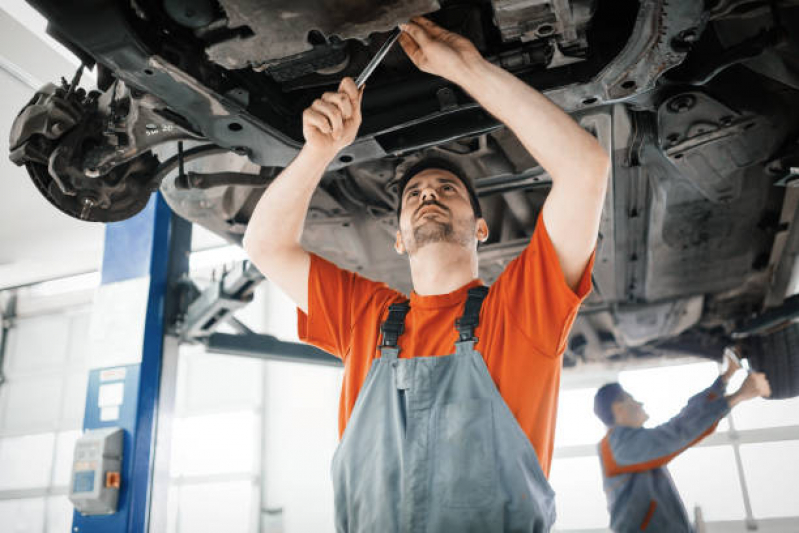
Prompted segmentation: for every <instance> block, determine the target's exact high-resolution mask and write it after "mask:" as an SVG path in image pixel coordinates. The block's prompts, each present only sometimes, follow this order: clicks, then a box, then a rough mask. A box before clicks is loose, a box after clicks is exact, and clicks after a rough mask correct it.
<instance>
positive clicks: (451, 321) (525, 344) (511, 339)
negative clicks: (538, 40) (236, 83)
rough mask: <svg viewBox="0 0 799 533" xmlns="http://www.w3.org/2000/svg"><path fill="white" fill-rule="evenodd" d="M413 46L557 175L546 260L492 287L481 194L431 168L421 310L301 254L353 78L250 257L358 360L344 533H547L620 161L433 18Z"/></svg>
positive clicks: (349, 119) (353, 127)
mask: <svg viewBox="0 0 799 533" xmlns="http://www.w3.org/2000/svg"><path fill="white" fill-rule="evenodd" d="M402 29H403V32H402V35H401V37H400V40H399V42H400V45H401V46H402V48H403V49H404V50H405V52H406V53H407V54H408V56H409V57H410V58H411V60H412V61H413V62H414V63H415V64H416V65H417V66H418V67H419V68H420V69H421V70H423V71H425V72H428V73H431V74H435V75H438V76H441V77H443V78H446V79H447V80H449V81H451V82H453V83H456V84H458V85H460V86H461V87H462V88H463V89H464V90H466V91H467V92H469V93H470V94H471V95H472V96H473V97H474V98H475V99H476V100H477V102H478V103H480V105H482V106H483V107H484V108H485V109H486V110H487V111H489V112H490V113H492V114H493V115H494V116H496V117H497V118H498V119H499V120H501V121H502V122H504V123H505V125H506V126H507V127H508V128H510V129H511V130H512V131H513V132H514V133H515V134H516V136H517V137H518V138H519V140H520V141H521V143H522V144H523V145H524V147H525V148H526V149H527V150H528V151H529V152H530V154H531V155H532V156H533V157H534V158H535V159H536V160H537V161H538V162H539V163H540V164H541V165H542V166H543V167H544V169H545V170H546V171H547V172H548V173H549V175H550V176H551V177H552V183H553V184H552V189H551V191H550V193H549V196H548V198H547V200H546V203H545V204H544V207H543V209H542V211H541V214H540V215H539V217H538V223H537V225H536V229H535V232H534V234H533V237H532V239H531V240H530V244H529V246H528V247H527V248H526V249H525V250H524V251H523V252H522V253H521V254H520V256H519V257H517V258H516V259H515V260H514V261H513V262H511V263H510V264H509V265H508V266H507V268H506V269H505V271H504V272H503V273H502V274H501V275H500V276H499V278H498V279H497V280H496V282H495V283H494V284H493V285H492V286H491V288H490V289H489V288H487V287H484V286H483V285H482V283H481V281H480V280H479V279H477V272H478V264H477V243H478V242H481V241H484V240H485V239H486V238H487V237H488V227H487V225H486V221H485V220H484V219H483V218H482V217H481V211H480V205H479V202H478V200H477V196H476V194H475V192H474V189H473V187H472V185H471V183H470V182H469V181H468V180H467V179H466V178H465V177H464V176H463V175H461V173H460V171H459V169H457V168H455V167H452V166H450V165H449V164H447V163H446V162H445V161H437V160H428V161H422V162H421V163H420V164H419V165H417V166H415V167H413V168H411V169H410V170H409V171H408V172H406V173H405V175H404V176H403V177H402V179H401V180H400V182H399V194H400V197H399V212H398V218H399V231H398V232H397V240H396V243H395V247H396V250H397V252H398V253H400V254H407V255H408V258H409V262H410V268H411V276H412V280H413V292H412V294H411V297H410V299H409V300H408V299H407V298H406V297H405V296H404V295H403V294H401V293H399V292H397V291H395V290H392V289H390V288H389V287H387V286H386V285H385V284H383V283H377V282H374V281H370V280H368V279H365V278H363V277H361V276H359V275H357V274H355V273H352V272H348V271H346V270H343V269H340V268H338V267H336V266H335V265H333V264H332V263H330V262H328V261H325V260H324V259H322V258H321V257H318V256H316V255H313V254H309V253H308V252H306V251H305V250H304V249H303V248H302V247H301V246H300V237H301V235H302V228H303V222H304V218H305V214H306V211H307V209H308V205H309V202H310V198H311V195H312V193H313V191H314V188H315V187H316V186H317V184H318V183H319V180H320V179H321V176H322V173H323V172H324V170H325V168H326V167H327V165H328V164H329V163H330V162H331V161H332V160H333V158H334V157H335V156H336V154H337V152H338V151H339V150H341V149H342V148H344V147H346V146H348V145H349V144H350V143H352V141H353V140H354V139H355V136H356V133H357V131H358V127H359V125H360V123H361V111H360V103H361V97H362V94H363V92H362V90H361V91H358V90H357V89H356V87H355V84H354V83H353V81H352V80H351V79H349V78H345V79H344V80H343V81H342V83H341V86H340V88H339V91H338V92H336V93H325V94H324V95H323V96H322V97H321V98H320V99H318V100H316V101H315V102H314V103H313V105H312V106H311V107H310V108H308V109H307V110H306V111H305V112H304V114H303V134H304V136H305V139H306V144H305V146H304V147H303V149H302V150H301V151H300V153H299V155H298V156H297V158H296V159H295V160H294V161H293V162H292V163H291V164H290V165H289V166H288V167H287V168H286V169H285V170H284V171H283V173H282V174H281V175H280V176H278V177H277V178H276V179H275V181H274V182H273V183H272V185H271V186H270V187H269V189H268V190H267V191H266V192H265V193H264V195H263V197H262V198H261V200H260V202H259V204H258V206H257V207H256V209H255V212H254V213H253V216H252V218H251V220H250V224H249V227H248V229H247V233H246V235H245V239H244V241H245V242H244V247H245V249H246V251H247V253H248V254H249V256H250V257H251V258H252V260H253V262H254V263H255V264H256V265H257V266H258V267H259V268H260V269H261V271H262V272H263V273H264V274H265V275H266V276H267V277H268V278H269V279H270V280H271V281H273V282H274V283H276V284H277V285H278V286H280V287H281V288H282V289H283V290H284V291H285V292H286V293H287V294H288V295H289V296H290V297H291V298H292V299H293V300H294V301H295V302H296V303H297V306H298V307H299V312H298V315H299V333H300V338H302V339H303V340H304V341H306V342H309V343H312V344H314V345H316V346H318V347H320V348H322V349H324V350H326V351H328V352H330V353H332V354H334V355H336V356H337V357H340V358H341V359H342V360H343V362H344V383H343V387H342V395H341V403H340V418H339V427H340V430H341V442H340V444H339V447H338V450H337V451H336V454H335V456H334V458H333V465H332V476H333V485H334V492H335V506H336V528H337V531H359V532H360V531H380V532H384V531H385V532H393V531H414V532H415V531H420V532H421V531H424V532H432V531H458V532H462V531H481V532H485V531H491V532H493V531H497V532H499V531H547V530H549V528H550V526H551V525H552V523H553V522H554V518H555V512H554V502H553V493H552V490H551V488H550V487H549V484H548V482H547V475H548V472H549V465H550V461H551V456H552V443H553V437H554V427H555V415H556V406H557V396H558V386H559V380H560V368H561V355H562V354H563V351H564V349H565V345H566V339H567V336H568V333H569V330H570V328H571V325H572V322H573V320H574V317H575V315H576V314H577V310H578V308H579V306H580V303H581V301H582V300H583V298H585V296H586V295H587V294H588V292H589V291H590V278H591V265H592V262H593V250H594V247H595V245H596V236H597V231H598V227H599V219H600V214H601V209H602V204H603V201H604V197H605V190H606V187H607V175H608V165H609V159H608V156H607V154H605V153H604V152H603V151H602V149H601V148H600V146H599V145H598V143H597V142H596V140H595V139H594V138H593V137H592V136H591V135H590V134H588V133H587V132H586V131H584V130H583V129H582V128H580V127H579V126H578V125H577V124H576V123H575V122H574V121H573V120H572V119H571V118H570V117H569V116H568V115H567V114H565V113H564V112H563V111H561V110H560V109H559V108H558V107H557V106H555V105H554V104H552V103H551V102H549V100H547V99H546V98H545V97H543V96H542V95H541V94H540V93H538V92H537V91H536V90H534V89H532V88H531V87H529V86H527V85H525V84H524V83H522V82H521V81H519V80H518V79H517V78H515V77H514V76H512V75H511V74H509V73H507V72H505V71H504V70H502V69H501V68H499V67H496V66H494V65H492V64H490V63H489V62H487V61H485V60H484V59H483V58H482V57H481V56H480V54H479V52H478V51H477V50H476V49H475V47H474V46H473V45H472V43H471V42H469V41H468V40H466V39H464V38H463V37H460V36H458V35H455V34H453V33H451V32H448V31H446V30H444V29H442V28H440V27H438V26H436V25H435V24H433V23H432V22H430V21H428V20H426V19H424V18H421V17H419V18H415V19H413V21H411V22H410V23H408V24H406V25H403V27H402Z"/></svg>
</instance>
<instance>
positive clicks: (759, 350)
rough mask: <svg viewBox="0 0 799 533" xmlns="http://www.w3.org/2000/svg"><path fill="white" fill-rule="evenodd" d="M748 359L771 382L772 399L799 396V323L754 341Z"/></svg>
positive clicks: (748, 351) (748, 348)
mask: <svg viewBox="0 0 799 533" xmlns="http://www.w3.org/2000/svg"><path fill="white" fill-rule="evenodd" d="M745 355H746V357H747V358H748V359H749V365H750V366H751V368H752V369H753V370H756V371H758V372H763V373H764V374H765V375H766V377H767V378H768V381H769V384H770V385H771V399H773V400H780V399H785V398H793V397H794V396H799V323H791V324H788V325H787V326H785V327H782V328H780V329H777V330H774V331H771V332H769V333H766V334H764V335H758V336H756V337H751V338H750V339H749V342H748V343H747V346H746V352H745Z"/></svg>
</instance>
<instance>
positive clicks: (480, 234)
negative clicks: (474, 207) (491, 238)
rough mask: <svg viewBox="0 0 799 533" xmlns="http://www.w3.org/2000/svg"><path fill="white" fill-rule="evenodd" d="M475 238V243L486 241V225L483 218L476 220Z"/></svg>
mask: <svg viewBox="0 0 799 533" xmlns="http://www.w3.org/2000/svg"><path fill="white" fill-rule="evenodd" d="M475 237H476V238H477V242H486V240H488V223H487V222H486V221H485V219H484V218H478V219H477V222H476V223H475Z"/></svg>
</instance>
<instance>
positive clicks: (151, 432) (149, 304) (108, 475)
mask: <svg viewBox="0 0 799 533" xmlns="http://www.w3.org/2000/svg"><path fill="white" fill-rule="evenodd" d="M190 244H191V224H190V223H189V222H187V221H185V220H183V219H181V218H179V217H177V216H176V215H174V214H173V213H172V211H171V210H170V209H169V207H168V206H167V204H166V202H165V201H164V199H163V197H162V196H161V195H160V193H155V194H153V195H152V197H151V198H150V201H149V203H148V204H147V206H146V207H145V208H144V210H143V211H142V212H141V213H139V214H138V215H136V216H134V217H133V218H131V219H129V220H126V221H124V222H118V223H110V224H108V225H107V226H106V232H105V249H104V255H103V265H102V282H101V286H100V287H99V288H98V291H97V294H96V296H95V300H94V305H93V309H92V318H91V326H90V331H89V345H88V346H87V350H88V352H89V354H88V356H89V361H90V372H89V383H88V389H87V395H86V411H85V415H84V421H83V428H84V431H85V432H86V433H84V435H85V436H91V437H92V438H86V437H84V439H83V442H81V441H79V443H78V445H77V446H76V454H75V458H74V464H73V474H72V480H71V485H70V498H71V499H72V500H73V503H75V502H78V503H76V505H80V506H82V507H81V508H82V509H84V510H88V509H91V508H92V507H90V504H89V503H91V504H94V505H95V507H94V509H97V508H98V507H97V506H98V505H99V508H100V509H102V508H103V505H107V503H106V502H105V501H99V503H98V501H97V498H95V496H96V495H97V491H98V490H102V491H105V492H104V494H105V495H108V494H110V495H112V496H114V497H116V498H118V503H117V505H116V510H115V511H113V512H108V511H102V513H103V514H84V513H81V512H79V511H78V510H76V511H75V514H74V517H73V527H72V533H100V532H103V533H123V532H125V533H144V532H146V531H148V530H149V521H150V516H151V513H150V509H151V501H152V496H153V495H152V480H153V471H154V458H155V455H154V451H155V435H156V421H157V420H158V409H159V387H164V388H165V390H166V387H174V383H162V382H161V377H162V363H163V361H164V360H165V359H166V358H167V357H169V358H170V360H175V358H176V353H177V347H178V343H177V339H176V338H174V337H171V336H170V337H166V335H167V334H168V333H169V332H168V331H167V324H170V323H171V321H172V320H173V318H174V316H175V312H176V304H177V295H178V294H179V293H180V291H179V290H178V288H177V281H178V280H179V279H180V278H181V276H182V275H183V274H185V273H186V272H187V271H188V255H189V251H190ZM170 409H171V407H170ZM101 428H106V429H104V430H103V431H90V430H98V429H101ZM113 428H119V429H121V434H122V461H121V465H120V466H119V467H118V469H119V472H118V473H115V472H114V471H113V466H108V465H113V464H114V462H113V454H114V453H116V452H114V450H115V449H116V447H115V445H111V446H109V449H110V450H111V452H109V453H110V456H106V458H102V459H101V460H100V463H99V464H98V462H97V460H93V459H92V453H99V452H97V450H98V449H103V448H102V446H103V445H102V442H103V439H104V438H106V436H107V435H108V434H109V433H111V434H113V435H112V436H114V437H117V439H118V437H119V433H120V432H118V431H117V432H114V430H113ZM95 436H96V438H95ZM98 442H100V443H101V444H98ZM108 457H111V458H110V459H109V458H108ZM95 459H96V458H95ZM103 465H105V466H103ZM93 469H94V470H93ZM104 469H105V471H104ZM115 485H117V486H118V489H116V491H117V492H116V493H114V492H113V491H114V489H115ZM107 489H111V491H110V492H109V491H108V490H107ZM93 498H94V501H92V502H89V503H87V502H84V499H85V500H87V501H88V500H92V499H93ZM159 499H160V497H159ZM158 503H159V505H162V504H164V503H165V502H162V501H159V502H158ZM88 512H92V511H91V510H90V511H88ZM94 512H97V511H94ZM159 514H160V513H159Z"/></svg>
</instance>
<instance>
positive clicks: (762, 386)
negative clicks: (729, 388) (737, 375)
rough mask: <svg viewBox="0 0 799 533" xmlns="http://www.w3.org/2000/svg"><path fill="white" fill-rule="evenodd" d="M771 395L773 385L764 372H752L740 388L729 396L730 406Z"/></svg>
mask: <svg viewBox="0 0 799 533" xmlns="http://www.w3.org/2000/svg"><path fill="white" fill-rule="evenodd" d="M769 396H771V385H769V382H768V379H766V375H765V374H763V373H762V372H752V373H750V374H749V375H748V376H746V380H745V381H744V382H743V384H742V385H741V388H740V389H738V392H736V393H735V394H733V395H732V396H730V397H729V403H730V407H733V406H735V405H736V404H738V403H740V402H745V401H746V400H751V399H752V398H761V397H762V398H768V397H769Z"/></svg>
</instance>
